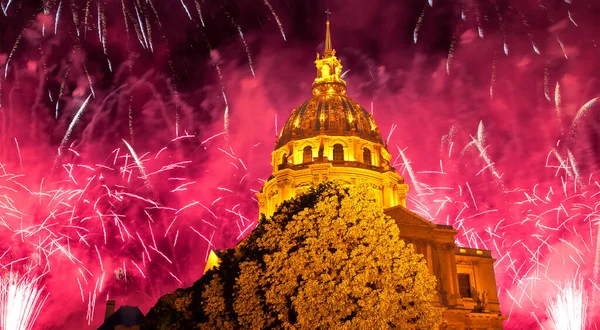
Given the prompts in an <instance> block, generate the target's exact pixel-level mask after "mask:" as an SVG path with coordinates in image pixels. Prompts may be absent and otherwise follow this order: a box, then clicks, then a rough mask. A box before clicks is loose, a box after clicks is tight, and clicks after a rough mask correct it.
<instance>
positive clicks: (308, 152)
mask: <svg viewBox="0 0 600 330" xmlns="http://www.w3.org/2000/svg"><path fill="white" fill-rule="evenodd" d="M312 161H313V154H312V147H310V146H306V147H304V153H303V154H302V162H303V163H310V162H312Z"/></svg>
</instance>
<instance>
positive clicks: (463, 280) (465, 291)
mask: <svg viewBox="0 0 600 330" xmlns="http://www.w3.org/2000/svg"><path fill="white" fill-rule="evenodd" d="M458 289H459V290H460V296H461V297H462V298H471V276H470V275H469V274H458Z"/></svg>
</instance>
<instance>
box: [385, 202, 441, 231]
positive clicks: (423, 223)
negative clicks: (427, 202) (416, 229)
mask: <svg viewBox="0 0 600 330" xmlns="http://www.w3.org/2000/svg"><path fill="white" fill-rule="evenodd" d="M384 212H385V214H387V215H389V216H390V217H391V218H392V219H394V220H396V223H397V224H398V225H399V226H401V225H404V226H420V227H429V228H432V229H433V228H435V227H436V225H435V224H434V223H432V222H431V221H429V220H427V219H425V218H423V217H421V216H419V215H418V214H416V213H414V212H411V211H409V210H408V209H407V208H405V207H403V206H402V205H398V206H394V207H390V208H388V209H385V210H384Z"/></svg>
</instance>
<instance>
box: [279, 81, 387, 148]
mask: <svg viewBox="0 0 600 330" xmlns="http://www.w3.org/2000/svg"><path fill="white" fill-rule="evenodd" d="M328 85H329V84H328ZM318 135H330V136H358V137H360V138H363V139H365V140H369V141H372V142H375V143H382V139H381V134H380V133H379V129H378V128H377V125H375V121H374V120H373V117H372V115H371V114H370V113H368V112H367V111H366V110H365V109H364V108H363V107H361V106H360V104H358V103H356V102H354V101H353V100H352V99H351V98H349V97H348V96H346V95H344V94H342V93H331V94H329V93H321V94H317V95H313V97H311V98H310V99H308V100H307V101H306V102H304V103H303V104H302V105H301V106H300V107H298V108H297V109H294V110H293V111H292V114H291V115H290V118H288V120H287V121H286V123H285V126H284V127H283V130H282V132H281V136H280V138H279V140H278V141H277V148H280V147H282V146H284V145H285V144H286V143H288V142H289V141H291V140H299V139H304V138H309V137H314V136H318Z"/></svg>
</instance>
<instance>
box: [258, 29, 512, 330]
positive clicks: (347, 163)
mask: <svg viewBox="0 0 600 330" xmlns="http://www.w3.org/2000/svg"><path fill="white" fill-rule="evenodd" d="M329 24H330V23H329V21H327V26H326V36H325V50H324V52H323V54H322V55H321V54H317V58H316V60H315V64H316V78H315V81H314V82H313V84H312V97H310V98H309V99H308V100H307V101H306V102H304V103H302V104H301V105H300V106H299V107H298V108H296V109H294V110H293V111H292V113H291V115H290V117H289V118H288V120H287V121H286V123H285V125H284V127H283V129H282V131H281V134H280V136H279V138H278V139H277V142H276V147H275V150H274V151H273V153H272V160H271V164H272V166H273V173H272V175H271V177H270V178H269V179H268V180H267V181H266V182H265V184H264V186H263V188H262V189H261V191H260V192H259V193H258V194H257V197H258V202H259V210H260V213H262V214H265V215H266V216H271V215H273V213H274V212H275V210H276V209H277V207H278V206H279V204H281V203H282V202H283V201H285V200H287V199H289V198H292V197H294V196H296V195H297V194H298V193H301V192H303V191H305V190H307V189H308V188H310V187H311V186H313V185H315V184H318V183H319V182H323V181H333V180H339V181H343V182H345V183H346V184H348V185H352V184H355V183H356V182H357V181H361V182H366V183H368V185H369V186H370V187H371V189H372V190H373V192H374V193H375V196H376V198H377V201H378V203H379V204H380V205H381V206H382V207H383V208H384V210H385V213H386V214H387V215H389V216H390V217H391V218H393V219H394V220H395V221H396V223H397V225H398V227H399V229H400V235H401V237H402V238H403V239H404V240H405V241H406V242H408V243H412V244H413V247H414V248H415V250H416V251H417V252H418V253H420V254H422V255H423V256H424V257H425V259H426V260H427V265H428V267H429V271H430V273H431V274H433V275H435V276H436V278H437V283H438V287H437V291H436V297H435V299H436V302H437V304H438V305H439V306H441V307H443V308H445V312H444V318H445V323H444V324H443V325H442V328H443V329H502V321H503V320H504V319H505V317H504V316H502V315H501V313H500V304H499V302H498V292H497V289H496V280H495V275H494V267H493V264H494V259H493V258H492V256H491V252H490V251H487V250H479V249H471V248H467V247H457V246H456V245H455V239H454V236H455V235H456V234H457V233H458V231H456V230H454V229H453V228H452V227H451V226H444V225H436V224H434V223H432V222H430V221H428V220H426V219H424V218H422V217H421V216H419V215H417V214H415V213H414V212H411V211H410V210H408V209H407V208H406V193H407V192H408V185H407V184H405V183H404V179H403V178H402V176H401V175H400V174H398V173H397V172H396V170H395V169H394V168H393V167H392V166H391V164H390V160H391V154H390V153H389V152H388V150H387V148H386V146H385V145H384V143H383V140H382V138H381V133H380V132H379V128H378V127H377V125H376V124H375V121H374V120H373V116H372V115H371V114H370V113H368V112H367V111H366V110H365V109H364V108H363V107H362V106H360V104H358V103H356V102H354V101H353V100H352V99H351V98H350V97H348V96H347V95H346V82H345V81H344V80H343V79H342V77H341V72H342V64H341V61H340V59H338V58H337V56H336V53H335V50H334V49H333V47H332V43H331V35H330V29H329Z"/></svg>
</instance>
